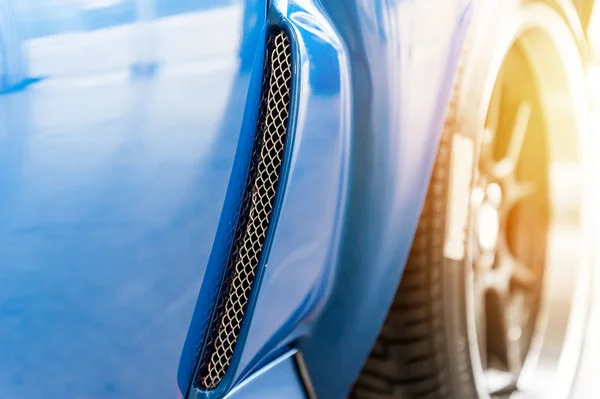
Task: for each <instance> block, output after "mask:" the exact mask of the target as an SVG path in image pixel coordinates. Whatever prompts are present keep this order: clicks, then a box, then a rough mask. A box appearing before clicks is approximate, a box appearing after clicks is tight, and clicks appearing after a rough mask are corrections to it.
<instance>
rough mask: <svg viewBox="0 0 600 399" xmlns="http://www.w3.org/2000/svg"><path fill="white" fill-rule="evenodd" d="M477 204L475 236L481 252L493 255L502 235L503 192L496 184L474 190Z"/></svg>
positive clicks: (473, 196)
mask: <svg viewBox="0 0 600 399" xmlns="http://www.w3.org/2000/svg"><path fill="white" fill-rule="evenodd" d="M472 198H473V202H474V203H475V220H476V221H475V235H476V237H477V244H478V248H479V250H480V251H481V252H484V253H487V254H493V253H494V252H495V251H496V249H497V248H498V237H499V234H500V210H499V207H500V203H501V202H502V190H501V189H500V186H499V185H498V184H496V183H491V184H487V185H481V186H478V187H476V188H475V190H473V195H472Z"/></svg>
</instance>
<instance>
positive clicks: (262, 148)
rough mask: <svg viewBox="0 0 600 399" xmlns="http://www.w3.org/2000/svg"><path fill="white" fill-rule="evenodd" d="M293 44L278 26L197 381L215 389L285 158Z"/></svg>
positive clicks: (244, 302) (224, 366)
mask: <svg viewBox="0 0 600 399" xmlns="http://www.w3.org/2000/svg"><path fill="white" fill-rule="evenodd" d="M291 61H292V60H291V45H290V41H289V39H288V37H287V35H286V34H285V33H284V32H282V31H279V30H278V31H275V32H273V33H272V34H270V35H269V39H268V41H267V46H266V56H265V66H264V71H263V84H262V93H261V101H260V108H259V114H258V122H257V129H256V136H255V139H254V145H253V149H252V156H251V160H250V167H249V171H248V177H247V179H246V187H245V192H244V197H243V202H242V205H241V209H240V213H239V216H238V221H237V226H236V231H235V235H234V238H233V243H232V246H231V252H230V255H229V259H228V260H227V267H226V271H225V276H226V279H225V281H224V283H223V287H222V291H221V294H220V296H219V299H218V300H217V305H216V306H217V307H216V311H215V314H214V317H213V319H212V323H211V327H210V331H209V336H208V338H207V339H208V341H207V345H206V346H205V349H204V352H203V354H202V358H201V360H200V369H199V372H198V375H197V382H198V383H199V385H200V387H201V388H203V389H205V390H209V389H214V388H215V387H216V386H217V385H218V384H219V383H220V382H221V380H222V379H223V377H224V375H225V373H226V372H227V369H228V367H229V364H230V362H231V358H232V356H233V351H234V349H235V344H236V342H237V339H238V334H239V332H240V329H241V325H242V319H243V317H244V313H245V311H246V306H247V305H248V300H249V298H250V291H251V289H252V283H253V281H254V277H255V275H256V269H257V266H258V264H259V262H260V257H261V253H262V249H263V244H264V241H265V237H266V235H267V229H268V227H269V222H270V219H271V212H272V210H273V204H274V201H275V194H276V190H277V183H278V181H279V173H280V170H281V164H282V161H283V154H284V147H285V140H286V131H287V122H288V117H289V107H290V94H291V93H290V91H291V78H292V63H291Z"/></svg>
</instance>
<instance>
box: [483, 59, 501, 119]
mask: <svg viewBox="0 0 600 399" xmlns="http://www.w3.org/2000/svg"><path fill="white" fill-rule="evenodd" d="M503 72H504V70H503V69H501V70H500V72H499V74H498V80H497V82H498V83H497V84H496V86H495V87H494V90H493V91H492V97H491V98H490V107H489V109H488V114H487V118H486V119H487V120H486V128H488V129H490V130H491V131H498V127H499V126H500V111H501V109H502V89H503V87H502V86H503V82H504V79H503Z"/></svg>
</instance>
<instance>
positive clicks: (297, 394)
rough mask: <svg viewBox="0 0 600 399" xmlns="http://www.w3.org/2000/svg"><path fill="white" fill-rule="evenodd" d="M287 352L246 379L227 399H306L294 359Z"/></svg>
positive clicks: (291, 353)
mask: <svg viewBox="0 0 600 399" xmlns="http://www.w3.org/2000/svg"><path fill="white" fill-rule="evenodd" d="M293 355H294V352H287V353H285V354H284V355H282V356H281V357H279V358H277V359H275V360H274V361H273V362H272V363H271V364H269V365H268V366H266V367H264V368H263V369H261V370H259V371H258V372H256V373H255V374H253V375H251V376H250V377H248V379H246V380H245V381H244V382H243V383H242V384H240V386H239V387H237V388H236V389H234V390H233V391H232V392H231V393H230V394H228V395H227V396H226V397H225V398H226V399H244V398H261V399H282V398H285V399H305V398H306V395H305V393H304V386H303V385H302V381H301V380H300V378H298V374H297V371H296V365H295V363H294V359H293Z"/></svg>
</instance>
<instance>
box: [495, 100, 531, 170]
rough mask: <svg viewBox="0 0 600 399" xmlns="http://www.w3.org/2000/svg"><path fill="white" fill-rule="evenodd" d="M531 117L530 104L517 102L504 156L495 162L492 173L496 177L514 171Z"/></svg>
mask: <svg viewBox="0 0 600 399" xmlns="http://www.w3.org/2000/svg"><path fill="white" fill-rule="evenodd" d="M530 117H531V104H530V103H529V102H526V101H523V102H522V103H521V104H519V108H518V109H517V115H516V118H515V123H514V125H513V129H512V131H511V134H510V141H509V142H508V147H507V149H506V154H505V155H504V157H503V158H502V159H501V160H500V161H498V162H497V163H496V165H495V166H494V170H493V171H492V175H493V176H494V177H495V178H497V179H501V180H502V179H506V178H507V177H508V176H510V175H512V174H514V173H515V171H516V169H517V164H518V163H519V158H520V157H521V149H522V148H523V143H524V141H525V134H526V133H527V128H528V126H529V118H530Z"/></svg>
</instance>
